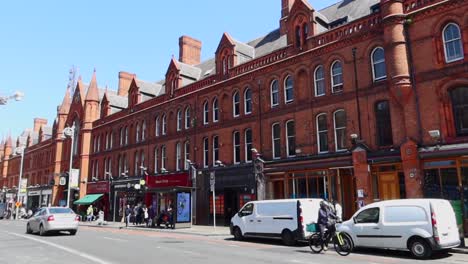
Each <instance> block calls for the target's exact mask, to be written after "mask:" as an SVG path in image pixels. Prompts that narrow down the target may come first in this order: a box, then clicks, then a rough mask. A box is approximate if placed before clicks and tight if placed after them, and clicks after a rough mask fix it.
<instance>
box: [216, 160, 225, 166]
mask: <svg viewBox="0 0 468 264" xmlns="http://www.w3.org/2000/svg"><path fill="white" fill-rule="evenodd" d="M215 164H216V165H217V166H219V167H224V164H223V162H222V161H220V160H217V161H215Z"/></svg>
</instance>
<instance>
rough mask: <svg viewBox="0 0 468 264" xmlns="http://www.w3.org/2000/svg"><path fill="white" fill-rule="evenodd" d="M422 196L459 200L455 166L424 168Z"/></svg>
mask: <svg viewBox="0 0 468 264" xmlns="http://www.w3.org/2000/svg"><path fill="white" fill-rule="evenodd" d="M423 192H424V197H426V198H442V199H447V200H459V199H460V192H459V190H458V176H457V169H456V168H440V169H426V170H425V171H424V183H423Z"/></svg>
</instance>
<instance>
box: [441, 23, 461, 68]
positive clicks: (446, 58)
mask: <svg viewBox="0 0 468 264" xmlns="http://www.w3.org/2000/svg"><path fill="white" fill-rule="evenodd" d="M449 26H455V27H456V28H457V29H458V34H459V36H460V37H459V38H458V39H451V40H450V42H455V41H458V43H459V45H460V52H461V56H460V57H457V58H454V59H450V60H449V59H448V54H447V45H446V44H447V42H448V41H447V40H446V39H445V31H446V30H447V28H448V27H449ZM442 41H443V45H444V55H445V62H446V63H450V62H454V61H459V60H463V59H464V58H465V54H464V51H463V37H462V33H461V30H460V26H458V25H457V24H455V23H448V24H447V25H445V27H444V29H443V30H442Z"/></svg>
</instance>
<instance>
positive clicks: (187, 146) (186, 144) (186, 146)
mask: <svg viewBox="0 0 468 264" xmlns="http://www.w3.org/2000/svg"><path fill="white" fill-rule="evenodd" d="M189 159H190V142H189V141H185V142H184V168H185V170H188V169H189V165H188V164H187V160H189Z"/></svg>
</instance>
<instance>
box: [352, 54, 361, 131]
mask: <svg viewBox="0 0 468 264" xmlns="http://www.w3.org/2000/svg"><path fill="white" fill-rule="evenodd" d="M356 50H357V49H356V48H353V49H352V52H353V65H354V93H355V97H356V108H357V116H358V125H359V134H358V135H359V137H358V139H362V134H361V131H362V128H361V107H360V106H359V83H358V74H357V63H356Z"/></svg>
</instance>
